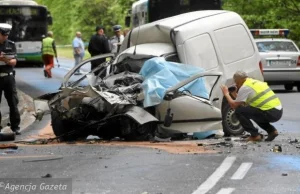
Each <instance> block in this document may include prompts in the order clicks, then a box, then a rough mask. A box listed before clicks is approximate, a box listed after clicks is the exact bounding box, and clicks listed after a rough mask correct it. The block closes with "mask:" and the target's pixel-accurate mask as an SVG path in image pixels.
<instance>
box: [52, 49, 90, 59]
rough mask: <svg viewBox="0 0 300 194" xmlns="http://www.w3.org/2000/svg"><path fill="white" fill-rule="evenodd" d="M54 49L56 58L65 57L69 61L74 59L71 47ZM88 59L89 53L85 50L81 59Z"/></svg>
mask: <svg viewBox="0 0 300 194" xmlns="http://www.w3.org/2000/svg"><path fill="white" fill-rule="evenodd" d="M56 49H57V55H58V57H66V58H70V59H73V58H74V56H73V48H72V47H63V48H62V47H61V48H56ZM90 57H91V55H90V53H89V52H88V51H87V50H85V55H84V58H83V59H87V58H90Z"/></svg>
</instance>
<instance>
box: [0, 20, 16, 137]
mask: <svg viewBox="0 0 300 194" xmlns="http://www.w3.org/2000/svg"><path fill="white" fill-rule="evenodd" d="M11 28H12V27H11V25H9V24H4V23H0V34H1V35H0V36H1V37H0V53H1V56H2V57H5V58H8V59H14V58H16V46H15V43H14V42H12V41H10V40H7V38H5V36H8V34H9V32H10V30H11ZM2 93H4V96H5V98H6V100H7V103H8V106H9V109H10V114H9V116H10V124H11V129H12V131H14V132H16V134H20V128H19V125H20V121H21V118H20V113H19V110H18V103H19V100H18V95H17V89H16V82H15V77H14V69H13V66H11V65H8V64H6V62H5V61H0V102H1V97H2ZM0 122H1V115H0Z"/></svg>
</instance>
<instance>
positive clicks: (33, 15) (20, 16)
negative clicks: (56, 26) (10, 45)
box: [0, 5, 48, 41]
mask: <svg viewBox="0 0 300 194" xmlns="http://www.w3.org/2000/svg"><path fill="white" fill-rule="evenodd" d="M0 22H1V23H8V24H11V25H12V30H11V32H10V34H9V39H10V40H13V41H41V40H42V36H43V35H46V33H47V25H48V23H47V9H46V8H45V7H43V6H40V7H36V6H24V5H23V6H16V5H12V6H5V5H3V6H1V7H0Z"/></svg>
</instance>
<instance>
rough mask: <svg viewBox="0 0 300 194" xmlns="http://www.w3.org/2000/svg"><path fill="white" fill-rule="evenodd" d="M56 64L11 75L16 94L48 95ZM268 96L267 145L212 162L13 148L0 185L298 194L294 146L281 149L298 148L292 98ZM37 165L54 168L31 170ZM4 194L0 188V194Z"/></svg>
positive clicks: (67, 64) (124, 151) (239, 149)
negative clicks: (32, 181) (49, 72)
mask: <svg viewBox="0 0 300 194" xmlns="http://www.w3.org/2000/svg"><path fill="white" fill-rule="evenodd" d="M60 64H61V67H60V68H55V69H53V74H54V76H53V78H52V79H47V78H44V77H43V73H42V69H41V68H18V69H17V85H18V87H19V89H21V90H23V91H24V92H25V93H27V94H29V95H31V96H32V97H37V96H39V95H42V94H45V93H49V92H55V91H56V90H57V88H59V87H60V84H61V81H62V78H63V76H64V75H65V74H66V73H67V71H68V69H70V68H71V67H72V66H73V61H72V60H67V59H60ZM273 89H274V90H275V91H276V93H277V94H278V96H279V97H280V98H281V100H282V102H283V107H284V115H283V118H282V119H281V120H280V121H279V122H277V123H276V124H275V126H276V127H277V128H278V130H279V131H280V135H279V136H278V138H276V140H275V141H273V142H271V143H267V142H261V143H258V144H245V143H241V142H234V141H230V142H229V143H230V144H232V146H212V147H211V149H213V150H215V151H216V153H214V154H207V153H206V154H171V153H168V152H166V151H161V150H158V149H148V148H138V147H126V146H104V145H94V144H84V145H79V144H67V145H44V146H43V145H32V146H21V147H20V148H19V149H18V150H17V151H16V152H13V153H7V154H6V153H4V151H2V150H0V166H1V168H0V177H1V178H5V179H8V178H23V179H22V180H23V181H24V182H26V181H27V180H28V179H29V178H40V177H41V176H45V175H46V174H51V176H52V179H56V178H71V179H72V190H73V193H103V194H104V193H105V194H108V193H112V194H123V193H124V194H127V193H128V194H131V193H132V194H146V193H147V194H150V193H151V194H159V193H163V194H171V193H174V194H192V193H193V194H205V193H208V194H230V193H234V194H240V193H245V194H247V193H249V194H250V193H251V194H253V193H255V194H273V193H278V194H285V193H286V194H294V193H295V194H296V193H300V157H299V153H300V149H299V148H297V146H300V144H298V143H297V142H296V143H289V142H290V141H291V140H295V139H298V140H299V141H300V130H299V125H300V115H299V108H300V101H299V93H298V92H296V90H294V91H292V92H285V91H284V90H283V86H275V87H273ZM49 120H50V118H49V116H47V117H45V118H44V119H43V120H42V121H41V122H35V123H34V124H33V125H31V126H29V127H28V128H26V129H25V130H24V133H23V134H22V136H26V135H33V134H36V133H37V132H39V130H40V129H42V128H43V127H45V126H46V125H47V124H48V123H49ZM275 145H281V146H282V152H273V151H272V148H273V147H274V146H275ZM45 158H48V159H49V158H50V159H54V160H48V161H35V162H34V160H37V159H45ZM44 180H46V179H44ZM47 180H49V179H47ZM0 183H1V179H0ZM1 189H2V190H3V192H2V191H1ZM4 191H5V192H7V190H4V189H3V187H2V188H1V184H0V193H5V192H4ZM7 193H12V192H7ZM31 193H34V192H31ZM41 193H44V192H41ZM58 193H63V192H58Z"/></svg>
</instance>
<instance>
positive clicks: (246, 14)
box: [223, 0, 300, 42]
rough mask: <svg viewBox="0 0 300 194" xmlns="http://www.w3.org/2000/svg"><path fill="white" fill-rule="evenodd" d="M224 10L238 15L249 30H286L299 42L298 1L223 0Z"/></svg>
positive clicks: (299, 12) (290, 36)
mask: <svg viewBox="0 0 300 194" xmlns="http://www.w3.org/2000/svg"><path fill="white" fill-rule="evenodd" d="M223 8H224V9H226V10H231V11H234V12H237V13H238V14H240V15H241V16H242V17H243V19H244V20H245V22H246V23H247V25H248V27H249V28H276V29H278V28H287V29H290V31H291V32H290V35H289V38H291V39H293V40H295V41H296V42H297V41H298V42H299V41H300V23H299V19H300V1H299V0H224V7H223Z"/></svg>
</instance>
